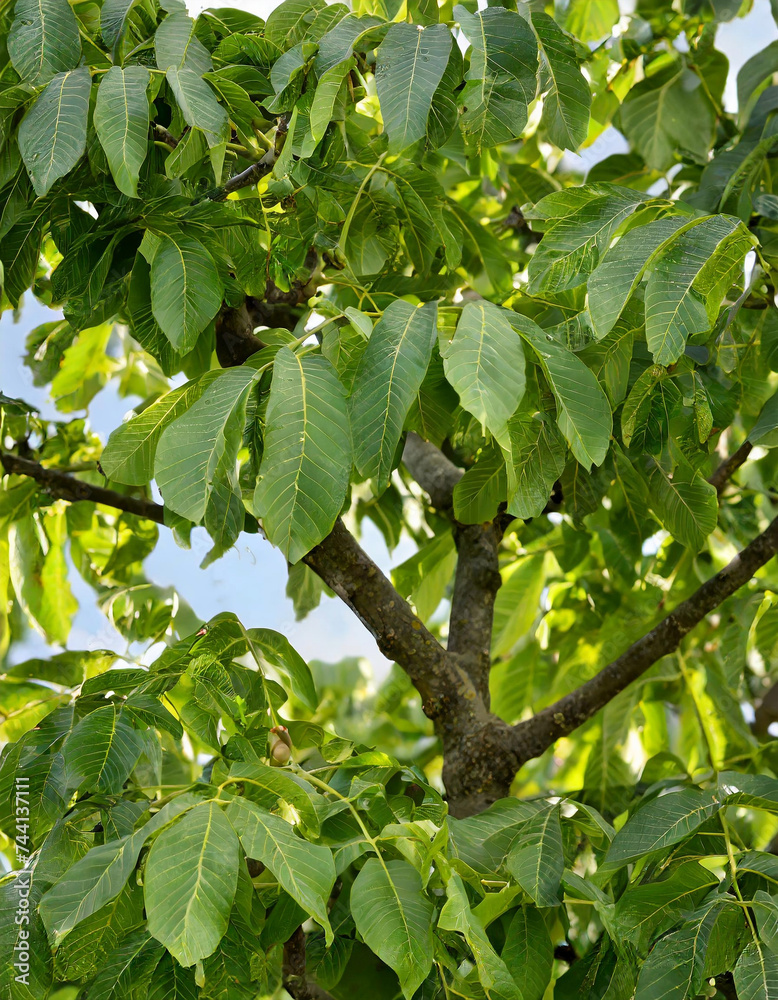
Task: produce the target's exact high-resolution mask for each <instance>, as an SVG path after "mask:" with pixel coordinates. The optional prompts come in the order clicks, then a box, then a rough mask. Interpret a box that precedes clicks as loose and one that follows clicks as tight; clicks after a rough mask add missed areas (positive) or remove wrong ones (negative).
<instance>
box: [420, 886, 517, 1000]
mask: <svg viewBox="0 0 778 1000" xmlns="http://www.w3.org/2000/svg"><path fill="white" fill-rule="evenodd" d="M446 897H447V898H446V902H445V904H444V906H443V909H442V910H441V911H440V917H439V918H438V927H439V928H440V929H441V930H443V931H458V932H459V933H460V934H462V935H464V938H465V940H466V941H467V943H468V945H469V946H470V950H471V951H472V953H473V957H474V958H475V961H476V965H477V967H478V978H479V981H480V983H481V986H483V988H484V990H485V991H486V995H487V997H489V1000H524V997H523V994H522V992H521V990H520V989H519V988H518V986H517V985H516V983H515V982H514V979H513V976H512V975H511V973H510V972H509V971H508V968H507V966H506V964H505V962H504V961H503V960H502V958H500V956H499V955H498V954H497V952H496V951H495V950H494V948H493V947H492V943H491V941H490V940H489V938H488V937H487V934H486V931H485V929H484V926H483V924H482V923H481V921H480V919H479V918H478V917H477V916H476V915H475V914H474V913H473V911H472V910H471V908H470V903H469V901H468V898H467V890H466V889H465V885H464V882H463V881H462V879H461V877H460V876H459V875H457V874H456V873H454V874H452V875H451V877H450V878H449V879H448V882H447V883H446Z"/></svg>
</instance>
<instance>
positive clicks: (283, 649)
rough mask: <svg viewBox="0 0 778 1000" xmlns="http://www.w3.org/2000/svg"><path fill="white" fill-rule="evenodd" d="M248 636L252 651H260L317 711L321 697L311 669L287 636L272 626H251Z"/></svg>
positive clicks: (307, 704) (295, 692)
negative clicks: (317, 692) (317, 691)
mask: <svg viewBox="0 0 778 1000" xmlns="http://www.w3.org/2000/svg"><path fill="white" fill-rule="evenodd" d="M246 638H247V640H248V642H249V646H250V647H251V650H252V652H254V653H257V652H258V653H259V654H260V655H261V656H262V657H264V659H265V660H267V662H268V663H271V664H272V665H273V666H274V667H275V668H276V670H279V671H280V672H281V673H282V674H283V675H284V676H285V677H286V678H287V680H288V682H289V687H290V688H291V690H292V692H293V693H294V694H295V695H297V697H298V698H299V699H300V701H301V702H302V703H303V704H304V705H305V706H306V707H307V708H309V709H310V710H311V711H312V712H315V711H316V709H317V708H318V707H319V697H318V695H317V694H316V685H315V684H314V683H313V677H312V676H311V671H310V670H309V668H308V664H307V663H306V662H305V660H304V659H303V658H302V656H300V654H299V653H298V652H297V650H296V649H295V648H294V646H292V644H291V643H290V642H289V640H288V639H287V638H286V636H285V635H281V633H280V632H275V631H274V630H273V629H272V628H250V629H248V630H247V632H246Z"/></svg>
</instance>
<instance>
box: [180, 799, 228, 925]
mask: <svg viewBox="0 0 778 1000" xmlns="http://www.w3.org/2000/svg"><path fill="white" fill-rule="evenodd" d="M218 808H219V807H218V806H214V805H211V807H210V808H209V810H208V825H207V826H206V828H205V833H204V835H203V846H202V849H201V851H200V853H199V854H198V856H197V878H196V880H195V885H194V889H193V891H192V894H191V895H190V897H189V901H188V902H187V904H186V910H184V919H183V924H184V926H186V925H187V924H188V923H189V914H190V911H191V909H192V906H193V905H194V904H195V902H197V900H198V898H199V890H200V886H201V884H202V875H203V857H204V855H205V849H206V848H207V846H208V839H209V837H210V835H211V824H212V822H213V810H214V809H218Z"/></svg>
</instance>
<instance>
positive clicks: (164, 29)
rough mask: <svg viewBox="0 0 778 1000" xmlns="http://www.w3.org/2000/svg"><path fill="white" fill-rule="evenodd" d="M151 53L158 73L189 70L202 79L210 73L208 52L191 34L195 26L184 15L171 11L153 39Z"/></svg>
mask: <svg viewBox="0 0 778 1000" xmlns="http://www.w3.org/2000/svg"><path fill="white" fill-rule="evenodd" d="M154 52H155V55H156V57H157V66H158V67H159V68H160V69H161V70H165V71H167V70H169V69H170V68H171V66H172V67H174V68H175V69H183V68H184V67H186V68H187V69H190V70H192V71H193V72H194V73H195V74H196V75H197V76H202V75H203V73H207V72H208V71H209V70H212V69H213V64H212V62H211V57H210V55H209V54H208V50H207V49H206V47H205V46H204V45H203V43H202V42H201V41H200V39H199V38H198V37H197V35H196V34H195V23H194V21H193V20H192V18H191V17H189V16H188V15H187V14H186V13H185V12H184V11H178V10H176V11H173V12H172V13H171V14H168V16H167V17H166V18H165V19H164V21H163V22H162V23H161V24H160V26H159V27H158V28H157V31H156V34H155V35H154Z"/></svg>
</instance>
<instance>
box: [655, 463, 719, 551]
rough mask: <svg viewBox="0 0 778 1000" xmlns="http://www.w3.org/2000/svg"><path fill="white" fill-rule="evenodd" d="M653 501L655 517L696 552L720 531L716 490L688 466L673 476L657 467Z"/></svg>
mask: <svg viewBox="0 0 778 1000" xmlns="http://www.w3.org/2000/svg"><path fill="white" fill-rule="evenodd" d="M651 500H652V507H653V509H654V513H655V514H656V515H657V517H658V518H659V519H660V521H661V522H662V524H664V526H665V527H666V528H667V530H668V531H669V532H670V534H671V535H672V536H673V538H675V539H677V541H679V542H680V543H681V544H682V545H686V546H687V547H688V548H690V549H692V550H693V551H695V552H698V551H699V550H700V549H701V548H702V546H703V545H704V544H705V539H706V538H707V537H708V535H709V534H710V533H711V532H712V531H713V529H714V528H715V527H716V522H717V520H718V503H717V498H716V487H715V486H713V485H711V483H709V482H708V481H707V479H706V478H705V477H704V476H703V475H701V474H700V473H699V472H695V471H694V470H693V469H691V468H689V467H688V466H685V465H682V466H679V467H678V468H677V469H676V470H675V472H674V473H673V474H672V476H668V475H667V474H666V473H665V471H664V469H662V468H660V467H659V466H658V465H657V466H655V469H654V472H653V473H652V475H651Z"/></svg>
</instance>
